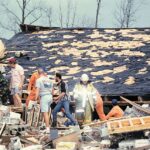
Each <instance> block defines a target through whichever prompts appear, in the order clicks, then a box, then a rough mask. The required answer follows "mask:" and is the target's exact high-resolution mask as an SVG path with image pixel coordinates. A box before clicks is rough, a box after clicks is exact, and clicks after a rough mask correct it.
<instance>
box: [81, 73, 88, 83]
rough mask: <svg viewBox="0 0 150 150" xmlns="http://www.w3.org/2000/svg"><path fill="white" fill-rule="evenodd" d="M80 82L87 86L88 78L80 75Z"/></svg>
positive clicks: (85, 75)
mask: <svg viewBox="0 0 150 150" xmlns="http://www.w3.org/2000/svg"><path fill="white" fill-rule="evenodd" d="M80 81H81V82H82V83H83V84H85V85H86V84H88V82H89V76H88V75H87V74H82V76H81V78H80Z"/></svg>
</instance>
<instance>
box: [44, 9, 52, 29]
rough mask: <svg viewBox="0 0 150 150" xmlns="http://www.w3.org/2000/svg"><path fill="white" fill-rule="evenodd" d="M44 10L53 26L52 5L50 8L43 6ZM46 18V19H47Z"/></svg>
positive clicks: (49, 24) (50, 24)
mask: <svg viewBox="0 0 150 150" xmlns="http://www.w3.org/2000/svg"><path fill="white" fill-rule="evenodd" d="M42 10H43V12H44V13H45V18H47V19H46V20H47V21H48V26H49V27H52V20H53V13H52V7H49V8H43V9H42ZM45 18H44V20H45Z"/></svg>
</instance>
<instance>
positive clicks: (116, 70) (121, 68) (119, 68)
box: [113, 65, 127, 74]
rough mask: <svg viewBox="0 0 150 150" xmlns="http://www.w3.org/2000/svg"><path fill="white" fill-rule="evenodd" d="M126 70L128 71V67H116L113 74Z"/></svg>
mask: <svg viewBox="0 0 150 150" xmlns="http://www.w3.org/2000/svg"><path fill="white" fill-rule="evenodd" d="M125 70H127V67H126V65H124V66H120V67H115V68H114V69H113V73H114V74H116V73H120V72H123V71H125Z"/></svg>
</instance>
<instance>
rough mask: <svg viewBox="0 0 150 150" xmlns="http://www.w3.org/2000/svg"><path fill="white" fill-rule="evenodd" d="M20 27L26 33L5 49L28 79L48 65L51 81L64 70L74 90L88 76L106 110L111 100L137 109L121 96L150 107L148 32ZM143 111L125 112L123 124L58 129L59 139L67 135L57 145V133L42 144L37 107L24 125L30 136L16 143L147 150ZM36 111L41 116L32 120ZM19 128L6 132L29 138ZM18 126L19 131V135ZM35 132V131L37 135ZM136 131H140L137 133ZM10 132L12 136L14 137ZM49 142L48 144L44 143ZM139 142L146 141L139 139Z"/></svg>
mask: <svg viewBox="0 0 150 150" xmlns="http://www.w3.org/2000/svg"><path fill="white" fill-rule="evenodd" d="M21 28H22V30H23V31H25V32H22V33H19V34H17V35H15V36H14V37H13V38H11V39H10V40H8V41H7V42H6V50H7V57H11V56H16V57H17V60H18V62H19V64H21V65H22V66H23V67H24V69H25V74H26V76H29V75H30V74H31V73H32V72H33V71H35V70H36V69H37V68H38V67H43V66H45V67H46V69H47V72H48V74H49V75H50V77H53V76H54V74H55V72H61V73H62V74H63V77H64V80H66V81H67V82H68V85H69V90H70V92H71V91H72V89H73V87H74V85H75V83H76V82H78V81H79V78H80V76H81V74H82V73H87V74H88V75H89V76H90V79H91V80H92V82H93V84H94V85H95V87H96V88H97V89H98V91H99V92H100V93H101V94H102V97H103V100H104V104H105V105H106V106H107V105H109V104H110V99H111V98H113V97H116V98H117V99H119V100H120V104H121V105H125V106H126V105H130V106H131V105H132V106H134V104H131V103H128V101H121V100H122V98H120V96H124V97H126V98H129V99H131V100H134V101H135V102H136V103H139V104H149V101H148V100H149V92H150V87H149V78H150V77H149V73H150V72H149V66H150V29H149V28H140V29H139V28H136V29H91V28H75V29H74V28H73V29H60V28H43V27H37V26H29V25H21ZM139 107H140V106H138V107H136V108H135V107H133V108H132V109H131V110H129V109H127V110H126V114H127V116H126V117H127V118H122V119H120V120H112V121H108V122H99V121H98V122H93V124H89V125H86V126H84V128H83V129H81V128H79V127H75V128H72V127H71V128H67V129H66V128H63V130H59V135H63V136H59V138H58V136H57V138H56V139H55V138H54V139H55V140H56V141H55V140H54V139H53V136H54V135H53V136H52V139H49V138H48V137H44V140H43V139H42V138H43V134H42V133H41V134H39V133H38V131H40V129H39V126H41V125H42V124H40V123H41V122H39V121H38V123H37V121H35V122H34V120H39V118H40V115H39V114H40V112H39V111H38V109H37V108H36V109H35V108H34V110H32V111H30V112H27V113H29V114H28V116H30V117H31V118H30V119H29V121H28V119H27V118H26V120H25V121H26V125H24V126H23V128H24V130H26V131H27V132H28V134H27V133H26V134H27V135H28V136H30V137H25V138H21V137H20V139H16V138H15V139H13V138H12V143H13V141H14V140H15V141H17V140H21V142H23V143H26V144H27V145H33V144H36V146H39V144H41V143H42V142H43V141H44V144H43V145H42V144H41V145H42V147H40V146H39V149H40V148H41V149H42V148H45V147H46V145H47V144H49V145H50V142H51V141H53V145H55V147H56V149H58V147H60V148H64V147H65V148H67V146H68V145H69V144H70V145H71V146H72V147H73V148H74V149H77V146H79V145H81V147H80V148H79V147H78V149H92V150H93V149H94V148H95V149H96V148H97V149H100V147H101V148H109V147H111V148H115V149H116V148H120V149H124V148H129V149H130V148H139V147H140V148H141V145H142V144H143V146H144V147H145V146H149V145H150V142H149V136H150V134H149V125H150V118H149V115H150V113H149V111H145V109H144V110H143V108H142V107H140V108H139ZM139 109H140V111H139ZM147 109H148V108H147ZM32 112H33V113H32ZM35 113H36V114H37V115H33V116H32V114H35ZM6 116H7V115H6ZM37 116H39V117H37ZM17 117H18V116H17ZM34 117H35V118H34ZM128 117H130V118H128ZM139 117H140V118H139ZM12 118H13V117H12ZM9 119H10V118H9ZM12 120H13V119H12ZM3 123H4V122H2V124H3ZM15 124H18V123H15ZM3 125H4V124H3ZM28 125H29V126H28ZM21 126H22V123H21ZM21 126H17V127H16V126H15V127H13V128H11V129H7V131H8V130H12V131H13V130H14V131H13V133H12V134H13V135H15V136H16V135H17V134H20V133H21V134H22V136H25V135H24V130H23V133H22V130H21V129H20V128H22V127H21ZM15 128H17V129H15ZM18 128H19V130H20V131H18ZM34 128H36V130H35V131H34ZM136 128H138V130H134V129H136ZM61 129H62V128H61ZM64 129H65V130H64ZM127 129H128V130H127ZM16 130H17V131H16ZM57 131H58V129H57ZM57 131H54V133H55V134H56V132H57ZM7 134H8V135H10V133H7ZM57 134H58V133H57ZM139 134H140V136H139V137H138V136H137V135H139ZM31 137H34V142H33V139H32V140H31V139H30V138H31ZM35 138H36V140H37V141H36V142H35ZM45 138H46V140H47V142H45V141H46V140H45ZM140 138H142V140H143V141H142V140H141V141H140ZM9 139H10V138H9ZM71 139H73V140H71ZM61 142H62V143H61ZM63 142H73V143H67V144H68V145H67V144H66V146H64V145H65V144H64V143H63ZM140 142H141V145H140V146H138V144H137V143H140ZM56 143H57V144H58V143H60V145H57V146H56ZM79 143H80V144H79ZM10 145H11V143H10ZM12 145H13V144H12ZM125 145H127V146H125ZM63 146H64V147H63ZM49 147H50V146H49ZM68 147H69V146H68ZM73 148H72V149H73ZM37 149H38V148H37ZM70 149H71V148H70Z"/></svg>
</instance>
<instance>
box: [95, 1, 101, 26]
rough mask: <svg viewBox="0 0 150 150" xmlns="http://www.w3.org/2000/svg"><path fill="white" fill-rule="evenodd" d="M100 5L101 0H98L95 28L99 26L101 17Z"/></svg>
mask: <svg viewBox="0 0 150 150" xmlns="http://www.w3.org/2000/svg"><path fill="white" fill-rule="evenodd" d="M100 5H101V0H97V10H96V21H95V28H97V27H98V18H99V11H100Z"/></svg>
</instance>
